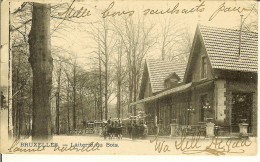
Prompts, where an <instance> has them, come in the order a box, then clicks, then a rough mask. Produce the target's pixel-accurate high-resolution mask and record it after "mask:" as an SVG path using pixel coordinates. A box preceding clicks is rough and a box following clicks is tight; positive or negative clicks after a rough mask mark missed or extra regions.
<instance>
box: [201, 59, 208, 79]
mask: <svg viewBox="0 0 260 162" xmlns="http://www.w3.org/2000/svg"><path fill="white" fill-rule="evenodd" d="M205 78H207V59H206V57H205V56H204V57H202V60H201V79H205Z"/></svg>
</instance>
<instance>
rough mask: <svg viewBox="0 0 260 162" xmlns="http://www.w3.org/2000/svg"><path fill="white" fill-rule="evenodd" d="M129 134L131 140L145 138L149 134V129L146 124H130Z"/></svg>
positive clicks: (128, 126) (128, 127)
mask: <svg viewBox="0 0 260 162" xmlns="http://www.w3.org/2000/svg"><path fill="white" fill-rule="evenodd" d="M127 132H128V135H129V138H131V139H133V140H134V139H138V138H145V137H146V136H147V134H148V128H147V125H146V124H145V123H141V124H137V123H128V125H127Z"/></svg>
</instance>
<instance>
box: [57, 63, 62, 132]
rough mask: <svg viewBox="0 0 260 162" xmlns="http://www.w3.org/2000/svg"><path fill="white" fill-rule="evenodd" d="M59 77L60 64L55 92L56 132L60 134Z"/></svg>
mask: <svg viewBox="0 0 260 162" xmlns="http://www.w3.org/2000/svg"><path fill="white" fill-rule="evenodd" d="M60 77H61V65H60V69H59V72H58V87H57V92H56V133H57V135H59V134H60Z"/></svg>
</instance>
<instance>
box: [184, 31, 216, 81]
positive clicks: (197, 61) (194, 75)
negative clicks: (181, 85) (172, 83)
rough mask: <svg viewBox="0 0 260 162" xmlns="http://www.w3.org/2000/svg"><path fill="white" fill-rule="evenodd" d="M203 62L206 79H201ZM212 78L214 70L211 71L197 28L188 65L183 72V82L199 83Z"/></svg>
mask: <svg viewBox="0 0 260 162" xmlns="http://www.w3.org/2000/svg"><path fill="white" fill-rule="evenodd" d="M203 60H205V63H206V68H205V71H206V77H202V73H203V71H204V70H203V69H204V68H203V64H202V63H203V62H204V61H203ZM213 76H214V70H213V69H212V66H211V62H210V60H209V57H208V54H207V50H206V48H205V45H204V43H203V39H202V37H201V35H200V34H199V32H198V28H197V30H196V33H195V36H194V39H193V44H192V48H191V53H190V56H189V61H188V65H187V68H186V72H185V77H184V82H185V83H189V82H199V81H201V80H203V81H205V80H210V79H212V78H213Z"/></svg>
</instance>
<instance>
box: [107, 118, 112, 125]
mask: <svg viewBox="0 0 260 162" xmlns="http://www.w3.org/2000/svg"><path fill="white" fill-rule="evenodd" d="M111 121H112V119H111V117H110V118H109V119H108V120H107V124H108V125H110V124H111Z"/></svg>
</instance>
